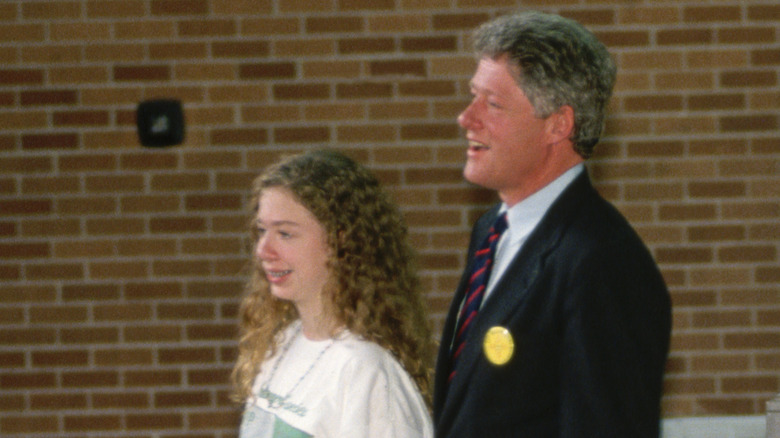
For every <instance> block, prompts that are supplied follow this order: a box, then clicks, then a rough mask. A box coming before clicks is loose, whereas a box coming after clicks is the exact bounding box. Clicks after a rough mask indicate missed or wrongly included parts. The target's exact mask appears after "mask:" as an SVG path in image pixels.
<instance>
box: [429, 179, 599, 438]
mask: <svg viewBox="0 0 780 438" xmlns="http://www.w3.org/2000/svg"><path fill="white" fill-rule="evenodd" d="M583 190H585V192H587V191H588V190H590V191H591V192H593V193H594V194H595V191H593V189H592V186H591V185H590V181H589V179H588V175H587V171H583V172H582V174H580V175H579V176H578V177H577V178H576V179H575V180H574V181H573V182H572V184H570V185H569V186H568V187H567V188H566V189H565V190H564V192H563V193H561V195H560V196H559V197H558V199H557V200H556V201H555V202H554V203H553V205H552V206H551V207H550V209H549V210H548V211H547V213H546V214H545V216H544V217H543V218H542V221H541V222H540V223H539V224H538V225H537V227H536V228H535V229H534V231H533V232H532V233H531V235H530V236H529V237H528V240H527V241H526V242H525V243H524V244H523V247H522V248H521V250H520V251H519V252H518V253H517V254H515V256H514V258H513V259H512V261H511V263H510V265H509V267H508V269H507V270H506V272H505V273H504V275H503V276H502V278H501V279H500V280H499V282H498V283H497V284H496V285H495V288H494V290H493V291H492V292H491V295H490V297H489V298H488V299H487V300H486V301H485V304H484V307H483V308H482V309H481V310H480V312H479V315H478V316H477V319H476V320H475V321H474V323H473V324H474V326H473V327H472V329H471V333H470V335H469V338H470V339H469V341H468V342H467V343H466V347H465V348H464V350H463V352H462V353H461V354H462V356H461V359H460V365H459V368H458V377H457V378H456V379H455V380H453V382H452V384H451V385H450V386H449V389H448V390H447V389H446V388H447V383H446V382H447V376H440V375H437V376H436V388H437V392H438V393H439V394H438V395H440V396H441V397H439V398H443V399H444V400H443V406H440V407H439V408H440V410H439V412H441V415H440V418H439V419H438V420H437V422H438V424H439V425H447V427H449V425H451V424H452V421H453V418H452V416H454V415H457V413H458V412H457V411H458V406H459V405H461V403H462V399H463V398H464V397H465V393H466V391H467V389H468V386H469V385H470V384H471V383H472V379H471V377H472V374H473V373H474V371H475V369H476V366H477V364H478V363H479V361H480V358H481V356H482V342H483V338H484V336H485V333H486V332H487V330H488V329H489V328H490V327H493V326H495V325H505V324H506V321H507V320H508V319H509V318H510V316H511V315H513V314H515V313H516V312H518V309H519V308H520V307H521V306H522V305H523V302H524V299H523V297H524V295H525V294H526V293H528V291H529V290H530V289H532V288H533V284H534V283H535V282H536V280H537V279H538V276H539V274H540V273H541V272H542V269H543V267H544V263H545V260H546V258H547V255H548V254H549V253H550V252H552V250H553V249H554V248H555V247H556V246H557V245H558V243H559V242H560V239H561V236H562V235H563V232H564V230H565V229H566V228H568V223H569V222H570V221H573V220H575V219H576V218H575V214H574V211H575V210H576V209H577V208H579V204H580V203H581V202H587V201H586V200H587V199H591V198H589V195H588V194H587V193H585V192H583ZM498 209H499V208H498V206H496V207H494V208H492V209H491V210H490V211H489V212H487V213H486V214H485V215H484V216H483V217H482V218H480V221H479V223H478V227H479V228H477V229H478V232H477V233H475V236H474V237H473V238H472V241H471V243H470V248H469V253H468V255H469V260H470V259H471V256H472V252H473V247H474V242H475V241H476V242H480V240H479V239H483V238H484V236H485V235H486V234H487V230H488V228H489V226H490V224H491V223H492V222H493V221H494V220H495V217H496V215H497V212H498ZM466 272H468V268H467V270H466ZM466 276H467V274H465V275H464V278H462V279H461V282H460V284H459V286H458V291H457V293H456V296H455V298H454V299H453V303H452V305H451V307H450V312H449V314H448V317H447V322H446V323H445V327H444V333H445V334H446V336H444V338H443V340H442V346H441V348H440V352H439V358H438V360H439V361H444V362H443V363H445V364H446V369H449V366H450V358H449V343H447V345H446V346H445V345H444V342H448V340H449V339H451V337H452V332H453V330H454V327H455V321H456V320H457V312H458V308H459V306H460V302H461V301H462V300H463V295H464V294H465V289H466V286H465V284H464V283H465V277H466ZM445 347H446V348H445ZM445 350H446V351H445ZM437 368H438V367H437ZM444 391H447V392H446V394H444ZM434 408H435V409H436V408H437V407H434ZM443 429H444V428H442V431H443ZM437 430H438V429H437ZM442 436H446V435H444V434H443V435H442Z"/></svg>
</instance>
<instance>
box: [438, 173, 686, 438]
mask: <svg viewBox="0 0 780 438" xmlns="http://www.w3.org/2000/svg"><path fill="white" fill-rule="evenodd" d="M498 208H499V206H495V207H494V208H492V209H491V210H490V211H488V212H487V213H486V214H485V215H483V216H482V217H481V218H480V219H479V220H478V221H477V223H476V224H475V226H474V229H473V232H472V236H471V243H470V245H469V251H468V260H471V259H472V254H473V252H474V251H475V249H476V248H477V246H478V245H479V243H480V242H481V241H482V240H483V239H484V236H485V234H486V233H487V229H488V228H489V226H490V224H491V223H492V222H493V221H494V219H495V217H496V214H497V212H498ZM469 270H470V267H469V266H467V267H466V270H465V271H464V276H463V278H462V279H461V282H460V285H459V286H458V289H457V292H456V294H455V297H454V299H453V302H452V305H451V309H450V312H449V315H448V317H447V320H446V323H445V326H444V330H443V335H442V342H441V346H440V350H439V356H438V361H437V365H436V377H435V384H434V424H435V432H436V436H437V437H439V438H444V437H480V438H500V437H528V438H544V437H566V438H573V437H582V438H597V437H621V438H641V437H657V436H658V434H659V422H660V398H661V385H662V380H663V371H664V367H665V363H666V358H667V354H668V349H669V336H670V330H671V321H670V319H671V317H670V313H671V305H670V299H669V294H668V292H667V289H666V286H665V284H664V281H663V279H662V277H661V274H660V273H659V270H658V268H657V266H656V264H655V261H654V260H653V258H652V256H651V254H650V253H649V251H648V250H647V248H646V247H645V245H644V244H643V243H642V241H641V240H640V238H639V236H638V235H637V234H636V232H635V231H634V230H633V229H632V227H631V226H630V225H629V223H628V222H627V221H626V220H625V219H624V218H623V216H622V215H621V214H620V213H619V212H618V211H617V210H616V209H615V208H614V207H613V206H612V205H611V204H609V203H608V202H607V201H605V200H604V199H603V198H602V197H601V196H599V194H598V193H597V192H596V190H595V189H594V188H593V186H592V185H591V183H590V180H589V177H588V173H587V171H584V172H582V173H581V174H580V175H579V176H578V177H577V178H576V179H575V180H574V181H573V182H572V183H571V184H570V185H569V186H568V187H567V188H566V189H565V190H564V192H563V193H562V194H561V195H560V196H559V197H558V199H556V200H555V202H554V203H553V205H552V206H551V207H550V209H549V210H548V212H547V213H546V214H545V216H544V217H543V218H542V220H541V222H540V223H539V224H538V225H537V227H536V228H535V229H534V230H533V231H532V233H531V235H530V236H529V237H528V240H527V241H526V242H525V243H524V245H523V246H522V248H521V250H520V251H519V253H518V254H517V255H516V256H515V258H514V259H513V260H512V262H511V265H510V266H509V268H508V269H507V270H506V272H505V273H504V275H503V276H502V278H501V279H500V280H499V282H498V283H497V284H496V286H495V288H494V290H493V291H492V292H491V295H490V296H489V297H488V298H487V300H486V301H485V303H484V305H483V307H482V309H481V310H480V312H479V314H478V316H477V319H476V320H475V321H474V323H472V328H471V329H470V330H471V331H470V334H469V339H468V341H467V344H466V348H465V350H464V351H463V353H462V356H461V358H460V360H459V365H458V373H457V376H456V377H455V379H454V380H453V381H452V383H451V384H449V385H448V384H447V376H448V374H449V372H450V365H451V362H450V351H449V347H450V343H451V340H452V337H453V330H454V326H455V322H456V319H457V317H456V314H457V310H458V307H459V305H460V303H461V301H462V299H463V295H464V293H465V289H466V277H467V275H466V274H465V273H467V272H469ZM494 326H500V327H504V328H507V329H508V330H509V332H510V333H511V335H512V338H513V341H514V344H515V350H514V354H513V356H512V358H511V359H510V360H509V362H508V363H506V364H504V365H501V366H498V365H493V364H491V363H490V362H489V361H488V360H487V359H486V357H485V354H484V352H483V346H482V344H483V339H484V337H485V333H486V332H487V331H488V329H490V328H491V327H494Z"/></svg>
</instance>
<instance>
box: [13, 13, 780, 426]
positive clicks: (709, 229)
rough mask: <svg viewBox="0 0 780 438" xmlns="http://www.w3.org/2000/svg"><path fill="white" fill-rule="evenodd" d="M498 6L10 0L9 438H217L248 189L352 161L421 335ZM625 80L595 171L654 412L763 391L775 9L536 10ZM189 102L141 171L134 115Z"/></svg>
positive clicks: (769, 328) (453, 264)
mask: <svg viewBox="0 0 780 438" xmlns="http://www.w3.org/2000/svg"><path fill="white" fill-rule="evenodd" d="M520 3H521V2H515V1H511V0H479V1H477V0H318V1H308V0H118V1H109V0H56V1H33V0H25V1H21V0H4V1H2V2H0V43H1V45H0V345H1V346H2V350H0V391H1V392H0V435H2V436H3V437H6V436H7V437H32V436H36V437H40V436H61V437H82V436H96V437H97V436H100V437H103V436H105V437H108V436H111V437H153V436H154V437H204V438H205V437H228V436H233V435H234V434H235V432H236V425H237V423H238V419H239V413H238V410H237V409H236V407H235V406H234V405H233V404H232V403H231V402H229V401H228V398H227V393H228V385H227V380H228V374H229V371H230V369H231V364H232V361H233V357H234V346H235V343H236V342H235V341H236V329H235V327H236V319H235V314H236V308H237V303H238V302H239V296H240V293H241V285H242V282H243V280H244V278H245V272H244V271H243V269H244V266H245V263H246V261H247V260H248V257H249V254H248V252H247V248H248V245H249V243H248V242H247V240H246V235H245V232H244V223H245V220H246V216H245V214H244V203H245V201H246V195H247V190H248V185H249V181H250V180H251V179H252V177H253V176H254V175H255V174H257V173H258V172H259V171H260V169H261V168H263V166H265V165H266V164H268V163H269V162H271V161H272V160H274V159H275V158H277V157H278V156H279V154H280V153H286V152H289V151H298V150H302V149H306V148H310V147H313V146H322V145H324V146H331V147H338V148H341V149H343V150H345V151H346V152H347V153H349V154H350V155H352V156H353V157H355V158H357V159H358V160H359V161H361V162H363V163H365V164H367V165H369V166H370V167H371V168H372V169H374V170H375V171H376V172H377V173H378V174H379V175H380V177H381V179H382V180H383V181H384V182H385V184H386V185H387V186H388V187H389V188H390V189H391V190H392V193H393V194H394V195H395V196H396V198H397V200H398V201H399V202H400V203H401V205H402V208H403V211H404V212H405V213H406V217H407V219H408V221H409V224H410V226H411V230H412V237H413V239H414V243H415V246H416V247H417V248H418V250H419V253H420V256H421V257H420V261H421V265H422V268H423V271H422V274H423V278H424V285H425V288H426V290H427V294H428V298H429V303H430V311H431V318H432V319H433V320H434V322H435V323H436V324H437V327H438V325H439V324H440V323H441V320H442V318H443V314H444V312H445V310H446V308H447V305H448V303H449V300H450V296H451V293H452V291H453V288H454V285H455V283H456V281H457V278H458V276H459V273H460V269H461V267H462V260H463V253H464V251H465V245H466V241H467V236H468V232H469V229H470V225H471V223H472V222H473V220H474V218H475V216H476V215H477V214H478V213H479V212H481V211H482V210H483V209H484V208H485V207H486V206H487V205H488V204H489V203H491V202H492V201H493V200H494V198H493V197H492V195H491V194H490V193H489V192H486V191H484V190H479V189H475V188H473V187H470V186H468V185H466V184H465V183H464V182H463V180H462V177H461V174H460V169H461V165H462V162H463V158H464V141H463V139H462V138H461V134H460V132H459V130H458V127H457V125H456V123H455V117H456V115H457V114H458V112H459V111H460V110H461V109H462V108H463V107H464V105H465V104H466V102H467V101H468V99H469V97H468V90H467V86H466V85H467V82H468V80H469V78H470V76H471V74H472V72H473V69H474V62H473V60H472V58H471V55H470V52H469V50H468V43H467V35H468V32H469V30H470V29H472V28H473V27H474V26H475V25H476V24H478V23H480V22H482V21H484V20H486V19H488V18H490V17H492V16H494V15H495V14H497V13H500V12H503V11H508V10H511V9H512V8H514V7H515V6H516V4H518V5H519V4H520ZM522 5H523V6H525V7H538V8H542V9H544V10H548V11H556V12H560V13H562V14H564V15H566V16H570V17H573V18H576V19H578V20H580V21H581V22H583V23H585V24H586V25H588V26H589V27H590V28H591V29H593V30H594V31H595V32H596V33H597V34H598V35H599V36H600V37H601V38H602V39H603V41H605V43H606V44H607V45H608V46H609V47H610V49H611V51H612V52H613V54H614V56H615V57H616V59H617V61H618V64H619V68H620V72H619V77H618V85H617V90H616V96H615V98H614V99H613V102H612V115H611V117H610V118H609V121H608V126H607V131H606V137H605V138H604V141H603V143H602V144H601V146H600V147H599V148H598V149H597V154H596V156H595V157H594V159H593V160H591V162H590V169H591V171H592V175H593V177H594V179H595V182H596V184H597V186H598V188H599V189H600V190H601V192H602V193H603V194H604V195H605V196H606V197H608V198H609V199H611V200H612V201H613V202H614V203H615V204H616V205H617V206H618V207H619V208H620V209H621V210H622V211H623V212H624V213H625V214H626V215H627V217H628V218H629V219H630V221H631V222H632V223H633V224H634V225H635V226H636V228H637V229H638V230H639V232H640V233H641V235H642V236H643V237H644V239H645V240H646V242H647V244H648V245H649V246H650V248H651V249H652V251H653V254H654V255H655V257H656V258H657V260H658V262H659V263H660V266H661V268H662V270H663V273H664V276H665V278H666V280H667V282H668V284H669V286H670V288H671V291H672V296H673V302H674V306H675V308H674V333H673V340H672V352H671V358H670V361H669V365H668V376H667V380H666V387H665V394H666V395H665V398H664V404H663V407H664V415H665V417H678V416H688V415H735V414H761V413H763V412H764V409H765V408H764V403H765V401H766V400H767V399H769V398H771V397H772V396H773V395H774V394H775V393H777V392H778V391H780V376H779V374H780V373H778V370H780V267H779V266H780V264H779V263H778V260H779V255H778V252H779V251H780V224H779V223H778V217H780V189H778V188H779V187H780V184H779V183H780V171H779V170H780V116H779V115H778V110H779V109H780V103H779V102H780V92H779V91H778V89H779V87H778V83H779V82H780V77H779V76H780V73H779V72H778V71H779V70H780V6H778V5H777V3H776V2H775V1H774V0H744V1H738V0H718V1H710V2H702V1H697V0H689V1H683V0H677V1H671V0H670V1H664V0H653V1H650V0H646V1H639V0H637V1H618V0H612V1H606V0H604V1H600V0H532V1H526V2H522ZM161 97H164V98H174V99H179V100H181V101H182V102H183V105H184V109H185V118H186V124H187V131H186V139H185V142H184V144H183V145H180V146H176V147H172V148H166V149H148V148H143V147H141V146H140V145H139V142H138V138H137V135H136V132H135V109H136V105H137V104H138V103H139V102H140V101H143V100H147V99H153V98H161Z"/></svg>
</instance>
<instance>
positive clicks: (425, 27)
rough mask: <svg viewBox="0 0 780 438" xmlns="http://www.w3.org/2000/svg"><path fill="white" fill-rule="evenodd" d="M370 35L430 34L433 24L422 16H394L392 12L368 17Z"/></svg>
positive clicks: (403, 14)
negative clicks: (394, 33)
mask: <svg viewBox="0 0 780 438" xmlns="http://www.w3.org/2000/svg"><path fill="white" fill-rule="evenodd" d="M367 21H368V31H369V32H370V33H382V32H404V33H406V32H428V31H430V30H431V24H430V21H429V20H428V17H427V16H425V15H422V14H405V13H400V14H394V13H390V12H386V13H383V14H381V15H372V16H369V17H367Z"/></svg>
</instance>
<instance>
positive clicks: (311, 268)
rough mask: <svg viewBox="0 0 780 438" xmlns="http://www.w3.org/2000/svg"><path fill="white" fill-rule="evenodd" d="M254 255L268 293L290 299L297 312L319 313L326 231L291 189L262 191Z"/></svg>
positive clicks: (326, 253) (325, 279)
mask: <svg viewBox="0 0 780 438" xmlns="http://www.w3.org/2000/svg"><path fill="white" fill-rule="evenodd" d="M256 226H257V231H258V240H257V242H256V249H255V256H256V257H257V258H258V260H259V261H260V265H261V266H262V268H263V271H264V272H265V275H266V278H267V279H268V282H269V283H270V284H271V293H272V294H273V295H274V296H276V297H277V298H279V299H282V300H286V301H290V302H292V303H293V304H294V305H295V306H296V308H298V311H299V312H315V313H319V312H320V311H322V309H323V308H324V307H323V289H324V287H325V284H326V283H327V282H328V279H329V278H330V272H329V270H328V266H327V262H328V256H329V254H330V249H329V248H328V242H327V233H326V230H325V228H324V227H323V226H322V225H321V224H320V223H319V222H318V221H317V219H316V218H315V217H314V215H313V214H312V213H311V212H310V211H309V210H307V209H306V207H304V206H303V205H301V204H300V203H299V202H298V201H297V200H296V199H295V197H294V195H293V194H292V192H290V191H289V190H288V189H285V188H282V187H271V188H268V189H265V190H263V193H262V194H261V196H260V200H259V205H258V213H257V218H256Z"/></svg>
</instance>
